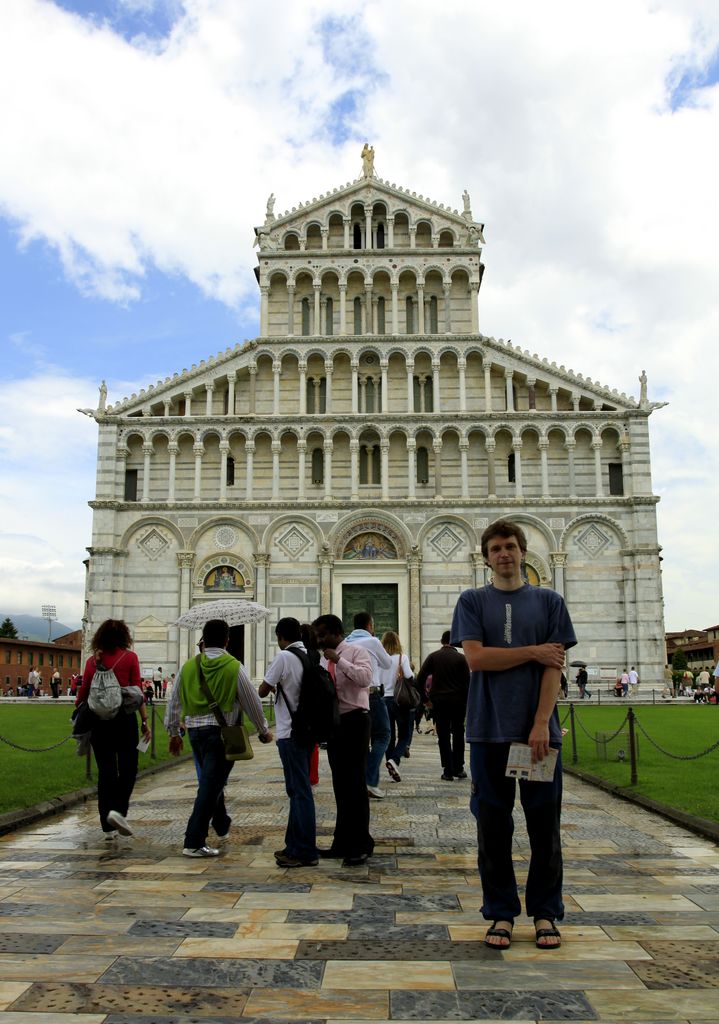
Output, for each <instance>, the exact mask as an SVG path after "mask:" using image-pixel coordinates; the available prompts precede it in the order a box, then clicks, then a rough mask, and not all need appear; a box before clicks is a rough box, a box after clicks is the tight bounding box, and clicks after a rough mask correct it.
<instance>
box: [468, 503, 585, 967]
mask: <svg viewBox="0 0 719 1024" xmlns="http://www.w3.org/2000/svg"><path fill="white" fill-rule="evenodd" d="M481 545H482V554H483V556H484V559H485V561H486V563H487V564H488V565H489V567H490V568H491V569H492V574H493V577H492V582H491V583H490V584H489V586H487V587H482V588H481V589H478V590H467V591H465V592H464V593H463V594H461V595H460V598H459V601H458V602H457V606H456V608H455V611H454V619H453V622H452V635H451V638H450V642H451V643H453V644H460V643H461V644H462V647H463V648H464V652H465V654H466V656H467V661H468V663H469V667H470V669H471V670H472V675H471V677H470V684H469V699H468V703H467V740H468V742H469V745H470V765H471V770H472V799H471V808H472V813H473V814H474V816H475V818H476V819H477V843H478V863H479V872H480V878H481V880H482V891H483V896H484V900H483V904H482V913H483V915H484V917H485V918H486V919H487V920H489V921H492V922H493V924H492V926H491V927H490V929H489V930H488V932H487V935H486V937H485V942H486V944H487V945H488V946H491V947H493V948H498V949H506V948H508V947H509V944H510V942H511V939H512V927H513V925H514V919H515V917H516V916H517V915H518V914H519V913H520V910H521V905H520V902H519V895H518V892H517V881H516V878H515V875H514V868H513V866H512V831H513V824H512V809H513V807H514V798H515V781H514V779H510V778H507V777H506V775H505V769H506V765H507V755H508V753H509V746H510V744H511V743H515V742H516V743H526V744H528V745H529V746H530V747H531V749H532V759H533V760H534V761H541V760H543V759H544V758H545V757H546V756H547V754H548V753H549V748H550V746H551V747H555V748H556V749H557V750H558V752H559V751H560V748H561V740H562V734H561V729H560V727H559V719H558V716H557V710H556V701H557V696H558V693H559V684H560V679H561V673H562V669H563V668H564V661H565V658H564V652H565V649H566V648H568V647H573V646H574V645H575V644H576V642H577V640H576V637H575V635H574V629H573V627H572V622H571V619H570V618H569V613H568V612H567V609H566V606H565V604H564V601H563V599H562V597H561V596H560V595H559V594H557V593H555V591H553V590H549V589H547V588H543V587H532V586H530V585H529V584H528V583H526V582H525V581H524V580H523V578H522V572H521V569H522V561H523V558H524V555H525V553H526V551H527V540H526V537H525V535H524V532H523V531H522V529H521V528H520V527H519V526H517V525H516V523H512V522H509V521H508V520H499V521H497V522H495V523H493V524H492V525H491V526H490V527H488V528H487V529H486V530H485V531H484V534H483V535H482V541H481ZM519 786H520V794H521V800H522V808H523V810H524V815H525V819H526V822H527V831H528V833H529V837H530V842H531V847H532V855H531V859H530V864H529V873H528V876H527V888H526V897H525V901H526V908H527V914H528V915H529V916H530V917H533V918H534V923H535V929H536V944H537V946H538V948H540V949H554V948H556V947H557V946H559V945H560V941H561V940H560V937H559V932H558V931H557V928H556V926H555V924H554V922H555V921H556V920H561V919H562V917H563V916H564V904H563V902H562V854H561V839H560V834H559V819H560V811H561V797H562V766H561V752H559V753H558V757H557V766H556V769H555V772H554V779H553V781H552V782H520V783H519Z"/></svg>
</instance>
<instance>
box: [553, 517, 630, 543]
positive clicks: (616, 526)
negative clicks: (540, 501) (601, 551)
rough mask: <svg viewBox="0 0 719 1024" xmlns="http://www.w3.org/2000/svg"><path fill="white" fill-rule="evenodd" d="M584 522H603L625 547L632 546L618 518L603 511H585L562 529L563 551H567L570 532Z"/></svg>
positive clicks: (561, 541) (560, 541)
mask: <svg viewBox="0 0 719 1024" xmlns="http://www.w3.org/2000/svg"><path fill="white" fill-rule="evenodd" d="M582 523H602V524H603V525H604V526H606V527H607V529H609V530H612V531H613V533H615V534H616V536H617V537H618V538H619V541H620V543H621V546H622V547H623V548H629V547H630V546H631V545H630V542H629V537H628V536H627V534H626V532H625V530H624V527H623V526H622V525H621V524H620V523H618V522H617V520H616V519H613V518H612V517H611V516H608V515H605V514H604V513H603V512H585V513H584V514H583V515H581V516H575V517H574V519H572V520H571V521H570V522H569V523H567V525H566V526H565V527H564V529H563V530H562V535H561V537H560V538H559V548H560V550H561V551H566V545H567V538H568V537H569V534H570V532H571V531H572V530H576V528H577V526H580V525H581V524H582Z"/></svg>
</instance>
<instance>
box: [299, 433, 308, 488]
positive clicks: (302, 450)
mask: <svg viewBox="0 0 719 1024" xmlns="http://www.w3.org/2000/svg"><path fill="white" fill-rule="evenodd" d="M306 458H307V442H306V441H305V440H304V438H300V439H299V440H298V441H297V498H298V500H299V501H304V499H305V476H306V475H307V470H306Z"/></svg>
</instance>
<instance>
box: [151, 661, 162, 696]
mask: <svg viewBox="0 0 719 1024" xmlns="http://www.w3.org/2000/svg"><path fill="white" fill-rule="evenodd" d="M152 688H153V690H154V691H155V699H156V700H159V699H160V698H161V697H162V666H161V665H160V666H159V667H158V668H156V669H155V670H154V671H153V673H152Z"/></svg>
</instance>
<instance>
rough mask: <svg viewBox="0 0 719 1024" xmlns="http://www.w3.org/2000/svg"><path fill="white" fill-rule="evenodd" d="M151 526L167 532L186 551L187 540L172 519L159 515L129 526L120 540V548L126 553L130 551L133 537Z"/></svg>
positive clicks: (144, 518)
mask: <svg viewBox="0 0 719 1024" xmlns="http://www.w3.org/2000/svg"><path fill="white" fill-rule="evenodd" d="M150 526H157V527H162V529H163V530H167V531H168V532H169V533H171V534H172V536H173V537H174V539H175V540H176V541H177V545H178V547H179V548H180V549H181V550H184V548H185V538H184V537H183V536H182V533H181V532H180V530H179V528H178V527H177V526H175V524H174V523H173V522H172V520H171V519H166V518H165V517H164V516H158V515H154V516H143V517H142V519H137V520H136V521H135V522H134V523H132V524H131V525H130V526H128V528H127V529H126V530H125V532H124V533H123V535H122V537H121V538H120V547H121V548H122V549H123V550H124V551H128V550H129V547H130V541H131V540H132V537H133V535H134V534H135V533H137V532H138V531H140V530H146V529H147V528H148V527H150Z"/></svg>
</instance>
